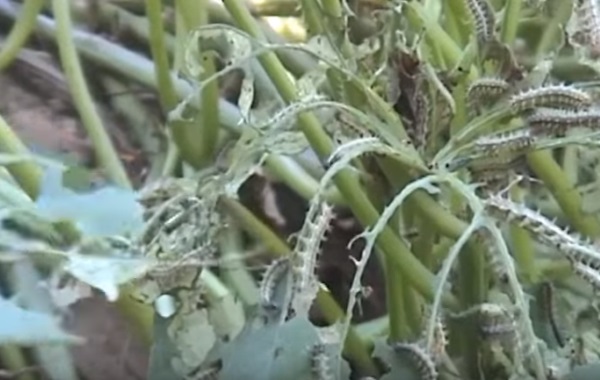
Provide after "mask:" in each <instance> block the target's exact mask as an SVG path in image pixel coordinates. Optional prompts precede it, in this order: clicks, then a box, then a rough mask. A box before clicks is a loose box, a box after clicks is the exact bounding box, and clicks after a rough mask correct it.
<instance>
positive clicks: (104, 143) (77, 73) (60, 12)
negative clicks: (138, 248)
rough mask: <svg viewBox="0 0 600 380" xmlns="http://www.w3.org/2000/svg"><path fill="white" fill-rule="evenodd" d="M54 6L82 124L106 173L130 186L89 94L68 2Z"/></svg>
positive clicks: (62, 58) (63, 61) (56, 0)
mask: <svg viewBox="0 0 600 380" xmlns="http://www.w3.org/2000/svg"><path fill="white" fill-rule="evenodd" d="M52 9H53V12H54V17H55V19H56V39H57V42H58V50H59V53H60V54H59V55H60V61H61V64H62V68H63V71H64V73H65V76H66V78H67V83H68V85H69V90H70V92H71V96H72V98H73V103H74V104H75V108H76V109H77V111H78V113H79V115H80V117H81V120H82V122H83V125H84V126H85V129H86V131H87V133H88V135H89V136H90V139H91V140H92V142H93V144H94V148H95V151H96V155H97V156H98V160H99V161H100V163H101V164H102V166H103V167H104V169H105V170H106V174H107V175H108V176H109V177H110V179H112V180H113V181H114V182H115V183H116V184H118V185H120V186H123V187H126V188H130V187H131V183H130V182H129V177H128V176H127V172H126V171H125V168H124V167H123V163H122V162H121V160H120V159H119V156H118V154H117V152H116V150H115V148H114V146H113V143H112V141H111V139H110V137H109V136H108V134H107V133H106V130H105V129H104V127H103V125H102V120H101V119H100V116H99V115H98V112H97V110H96V108H95V105H94V101H93V99H92V96H91V95H90V91H89V89H88V86H87V83H86V81H85V77H84V76H83V70H82V68H81V64H80V62H79V57H78V56H77V51H76V50H75V45H74V44H73V38H72V37H71V33H72V29H73V28H72V25H71V15H70V8H69V2H68V1H66V0H53V1H52Z"/></svg>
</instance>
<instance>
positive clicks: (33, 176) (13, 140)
mask: <svg viewBox="0 0 600 380" xmlns="http://www.w3.org/2000/svg"><path fill="white" fill-rule="evenodd" d="M0 150H1V151H2V152H5V153H13V154H20V155H27V154H29V151H28V150H27V148H26V147H25V145H24V144H23V143H22V142H21V140H20V139H19V137H18V136H17V135H16V134H15V133H14V132H13V130H12V129H11V127H10V126H9V125H8V124H7V123H6V121H4V119H3V118H2V116H1V115H0ZM6 168H7V169H8V171H9V172H10V174H11V175H12V176H13V178H14V179H15V180H16V181H17V183H18V184H19V186H20V187H21V189H23V191H25V193H27V195H29V197H30V198H31V199H34V200H35V199H36V198H37V196H38V194H39V190H40V181H41V178H42V171H41V170H40V168H39V167H38V166H37V164H36V163H34V162H19V163H16V164H10V165H6Z"/></svg>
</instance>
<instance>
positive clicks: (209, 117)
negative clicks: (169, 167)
mask: <svg viewBox="0 0 600 380" xmlns="http://www.w3.org/2000/svg"><path fill="white" fill-rule="evenodd" d="M194 1H195V0H194ZM202 67H203V68H204V75H203V76H202V77H203V78H208V77H210V76H211V75H213V74H214V73H215V72H216V71H217V68H216V66H215V57H214V55H213V54H211V53H210V52H208V53H204V54H202ZM200 109H201V110H202V111H201V112H200V130H201V132H202V140H201V146H202V149H200V152H201V154H200V155H201V162H202V163H203V164H204V165H206V164H207V163H209V162H210V161H211V160H212V158H213V155H214V152H215V149H216V148H217V145H218V144H217V141H218V139H219V126H220V125H219V82H218V81H216V80H215V81H211V82H210V83H208V84H207V85H206V86H204V89H203V90H202V107H201V108H200Z"/></svg>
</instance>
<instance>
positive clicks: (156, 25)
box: [146, 0, 178, 112]
mask: <svg viewBox="0 0 600 380" xmlns="http://www.w3.org/2000/svg"><path fill="white" fill-rule="evenodd" d="M146 17H147V18H148V21H149V24H150V50H151V52H152V58H153V61H154V64H155V76H156V83H157V85H158V96H159V98H160V103H161V105H162V108H163V111H164V112H169V111H171V110H172V109H173V108H175V106H176V105H177V103H178V98H177V94H176V93H175V88H174V86H173V83H172V82H171V69H170V65H169V56H168V55H167V49H166V45H165V39H164V36H165V31H164V28H163V22H162V7H161V0H146Z"/></svg>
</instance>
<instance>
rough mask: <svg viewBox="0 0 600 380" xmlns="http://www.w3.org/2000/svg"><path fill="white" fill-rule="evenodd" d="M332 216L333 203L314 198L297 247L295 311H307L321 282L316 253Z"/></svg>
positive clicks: (294, 269)
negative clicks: (318, 278) (318, 274)
mask: <svg viewBox="0 0 600 380" xmlns="http://www.w3.org/2000/svg"><path fill="white" fill-rule="evenodd" d="M333 218H334V213H333V207H332V206H330V205H329V204H327V203H325V202H322V201H321V200H320V199H318V198H317V199H313V201H312V202H311V205H310V207H309V209H308V212H307V213H306V217H305V219H304V224H303V226H302V228H301V230H300V232H299V233H298V235H297V238H296V239H297V240H296V245H295V247H294V255H293V262H292V267H293V284H294V286H293V299H292V300H293V303H292V308H293V309H294V310H295V311H296V312H298V311H299V310H302V311H306V312H308V309H309V308H310V304H311V303H312V300H313V298H314V296H315V295H316V292H317V286H318V281H317V279H316V276H315V268H316V265H317V257H318V254H319V252H320V250H321V248H320V247H321V243H322V242H323V240H324V239H325V234H326V233H327V231H328V230H329V227H330V222H331V220H333Z"/></svg>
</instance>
